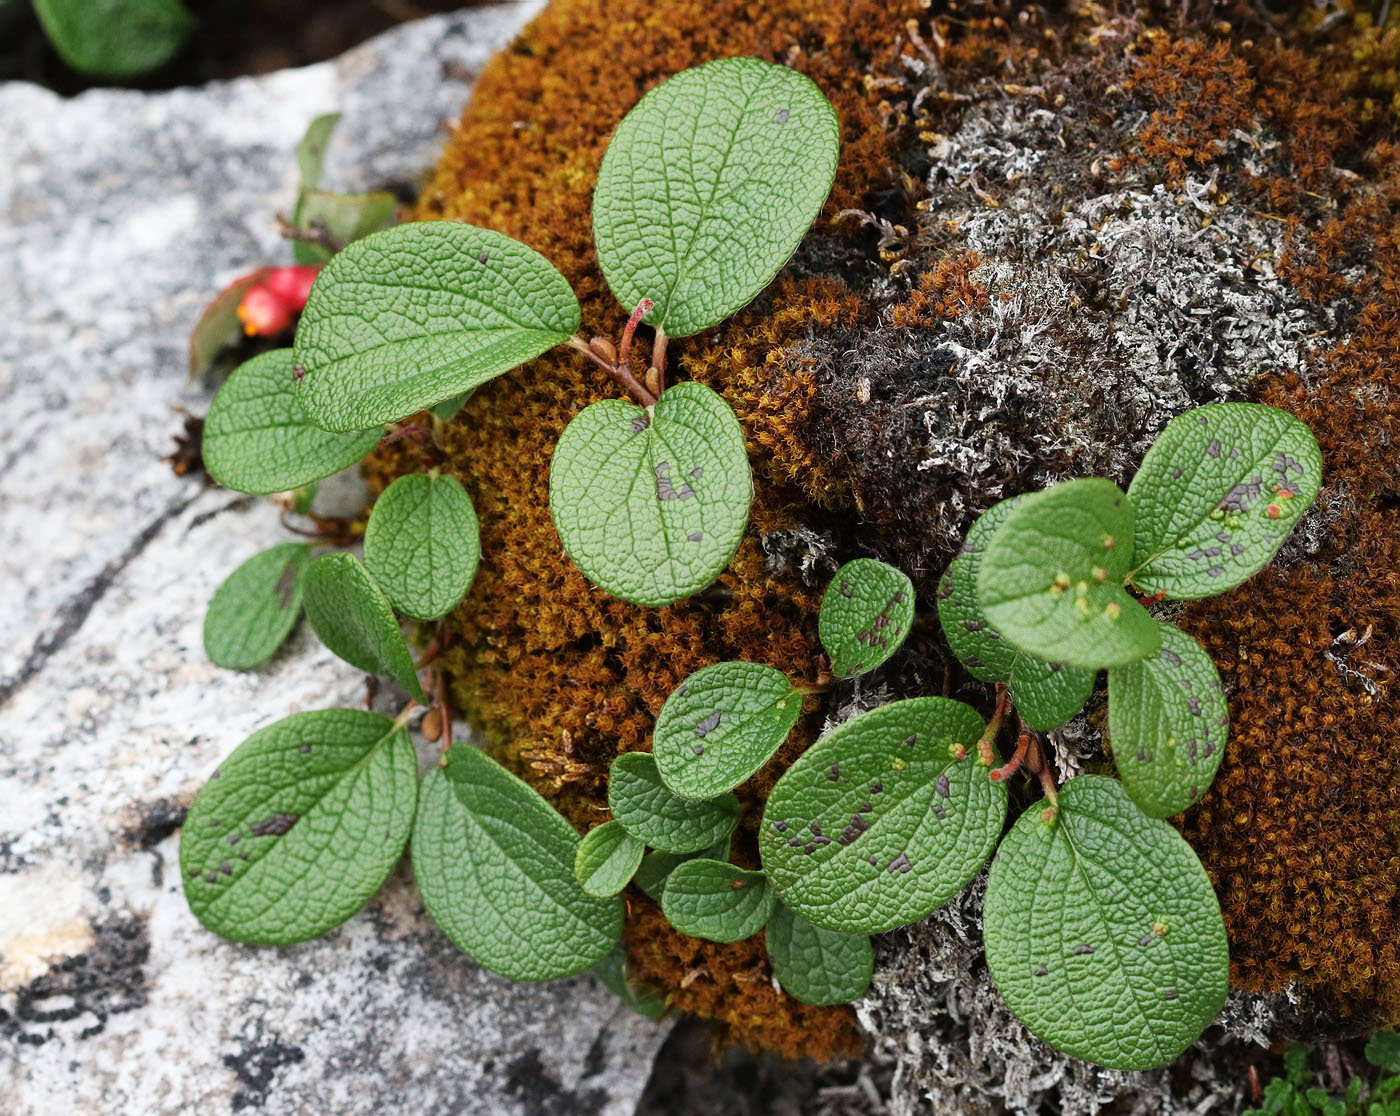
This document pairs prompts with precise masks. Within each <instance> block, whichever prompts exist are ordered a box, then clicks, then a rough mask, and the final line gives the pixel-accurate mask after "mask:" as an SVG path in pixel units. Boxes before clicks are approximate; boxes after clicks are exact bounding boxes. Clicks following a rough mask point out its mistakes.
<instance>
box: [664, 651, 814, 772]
mask: <svg viewBox="0 0 1400 1116" xmlns="http://www.w3.org/2000/svg"><path fill="white" fill-rule="evenodd" d="M801 712H802V695H801V694H800V693H798V691H797V690H795V689H794V688H793V685H792V683H791V682H789V681H788V679H787V676H786V675H785V674H783V673H782V672H781V671H778V670H774V669H773V668H772V667H768V666H763V665H762V664H760V663H715V664H714V666H708V667H705V668H704V669H702V670H697V671H696V672H695V673H694V674H692V675H690V677H688V678H687V679H686V680H685V681H684V682H682V683H681V684H680V685H679V686H677V687H676V689H675V690H673V691H672V693H671V696H670V697H668V698H667V699H666V704H665V705H663V706H662V707H661V712H660V713H659V714H658V715H657V718H656V729H655V731H654V732H653V733H652V738H651V754H652V755H653V756H654V757H655V759H656V767H657V770H658V771H659V772H660V773H661V778H662V780H664V781H665V783H666V785H667V786H668V787H669V788H670V789H671V790H672V791H674V792H675V793H676V794H678V795H680V796H681V797H682V798H713V797H714V796H715V795H717V794H723V793H724V792H725V791H727V790H731V789H733V788H734V787H737V786H738V785H739V784H740V783H742V782H744V780H746V779H748V778H749V777H750V776H751V775H753V774H754V772H756V771H757V770H758V769H759V768H761V767H762V766H763V765H764V764H765V763H767V762H768V761H769V760H770V759H772V758H773V753H774V752H776V751H777V750H778V748H779V746H780V745H781V744H782V743H783V741H784V740H786V739H787V735H788V733H789V732H791V731H792V726H793V725H795V724H796V723H797V718H798V715H799V714H800V713H801Z"/></svg>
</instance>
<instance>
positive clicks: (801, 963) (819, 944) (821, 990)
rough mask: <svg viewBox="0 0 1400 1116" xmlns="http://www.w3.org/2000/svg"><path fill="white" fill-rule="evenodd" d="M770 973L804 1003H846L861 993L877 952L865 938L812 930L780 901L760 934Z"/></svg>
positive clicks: (855, 998) (812, 928) (866, 984)
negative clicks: (763, 941)
mask: <svg viewBox="0 0 1400 1116" xmlns="http://www.w3.org/2000/svg"><path fill="white" fill-rule="evenodd" d="M763 937H764V940H765V942H766V943H767V946H768V960H769V961H770V962H772V965H773V975H774V976H775V977H777V978H778V983H779V984H781V985H782V986H783V989H784V991H786V992H787V994H788V995H789V996H791V997H792V998H793V999H794V1000H801V1001H802V1002H803V1003H804V1004H815V1005H817V1006H819V1007H820V1006H823V1005H826V1004H848V1003H850V1002H851V1001H852V1000H857V999H859V998H860V997H861V996H863V995H865V990H866V989H867V988H869V987H870V978H871V976H873V975H874V972H875V950H874V949H873V948H872V947H871V945H870V938H869V937H868V936H867V935H865V934H843V933H841V932H840V931H839V930H826V929H823V928H822V927H820V926H814V925H813V924H812V923H810V922H808V921H807V920H806V919H805V918H803V917H802V916H801V915H799V914H796V913H795V912H793V911H790V910H789V909H788V908H787V907H785V906H783V904H781V903H779V904H778V907H777V910H775V911H774V912H773V917H772V918H770V919H769V920H768V926H767V928H766V929H765V930H764V932H763Z"/></svg>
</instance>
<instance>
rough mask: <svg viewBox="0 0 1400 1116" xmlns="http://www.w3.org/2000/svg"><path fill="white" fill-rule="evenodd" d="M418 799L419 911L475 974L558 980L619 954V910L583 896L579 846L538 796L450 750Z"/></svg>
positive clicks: (488, 762)
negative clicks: (577, 871) (477, 968)
mask: <svg viewBox="0 0 1400 1116" xmlns="http://www.w3.org/2000/svg"><path fill="white" fill-rule="evenodd" d="M419 799H420V800H419V806H418V819H417V821H416V822H415V823H414V827H413V874H414V876H415V877H416V878H417V880H418V889H419V891H421V892H422V893H423V905H424V906H425V907H427V908H428V913H429V914H430V915H432V917H433V921H435V922H436V923H437V924H438V925H439V926H441V927H442V929H443V931H444V932H445V933H446V934H447V936H448V937H449V938H451V939H452V942H453V944H454V945H456V946H457V948H458V949H460V950H461V951H462V952H463V953H466V954H467V955H468V956H470V957H471V958H472V959H473V960H474V961H476V962H477V964H479V965H482V966H484V967H485V968H488V969H490V970H491V971H492V972H494V973H499V974H500V975H501V976H504V977H509V978H510V979H511V980H554V979H556V978H557V977H566V976H571V975H573V974H574V973H578V972H582V971H583V970H584V969H587V968H588V967H589V966H591V965H593V964H595V963H596V962H597V961H599V960H600V959H601V958H603V957H605V956H607V954H608V952H609V951H610V950H611V949H612V948H613V946H614V945H616V944H617V941H618V938H619V936H620V935H621V933H622V900H621V899H620V898H619V897H618V896H616V895H614V896H611V897H608V898H602V897H598V896H593V895H589V894H587V893H586V892H585V891H584V890H583V888H581V887H579V885H578V881H577V880H576V879H575V878H574V857H575V856H576V854H577V850H578V845H579V836H578V834H577V833H575V832H574V829H573V827H572V826H571V825H569V823H568V822H567V821H565V820H564V819H563V818H562V817H561V816H560V815H559V813H558V811H556V810H555V809H554V807H552V806H551V805H550V804H549V803H548V802H546V801H545V800H544V799H543V798H541V797H540V795H539V793H538V792H537V791H535V790H533V789H532V788H531V787H529V786H527V785H526V784H525V783H523V782H521V781H520V780H519V779H517V778H516V777H515V776H514V775H512V774H511V773H510V772H509V771H507V770H506V769H505V768H504V767H502V766H501V765H500V764H498V763H496V762H495V761H494V760H492V759H489V758H487V757H486V756H484V755H483V754H482V753H481V752H479V751H477V750H476V749H475V748H472V747H470V746H468V745H465V744H454V745H453V747H452V750H451V751H449V752H448V753H447V766H446V767H445V768H433V769H432V770H431V771H429V772H428V774H427V775H426V776H425V777H424V779H423V786H422V789H421V791H420V792H419Z"/></svg>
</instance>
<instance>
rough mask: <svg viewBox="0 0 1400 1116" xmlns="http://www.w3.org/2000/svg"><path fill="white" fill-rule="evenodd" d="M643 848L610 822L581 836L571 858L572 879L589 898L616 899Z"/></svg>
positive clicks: (638, 859)
mask: <svg viewBox="0 0 1400 1116" xmlns="http://www.w3.org/2000/svg"><path fill="white" fill-rule="evenodd" d="M645 852H646V845H644V844H643V843H642V842H641V841H639V840H637V838H635V837H633V836H632V834H630V833H628V832H627V830H626V829H625V828H623V826H622V823H621V822H615V821H609V822H604V823H603V824H602V825H599V826H595V827H594V828H593V829H590V830H589V831H588V832H587V833H585V834H584V835H583V840H582V841H580V842H579V845H578V851H577V853H575V854H574V878H575V879H577V880H578V882H579V886H580V887H582V888H583V890H584V891H586V892H588V894H589V895H600V896H607V895H616V894H617V893H618V892H619V891H621V890H622V889H623V888H624V887H626V886H627V883H628V881H629V880H631V878H632V876H633V874H634V873H635V872H636V871H637V868H638V866H639V865H640V864H641V863H642V854H643V853H645Z"/></svg>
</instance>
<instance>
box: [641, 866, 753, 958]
mask: <svg viewBox="0 0 1400 1116" xmlns="http://www.w3.org/2000/svg"><path fill="white" fill-rule="evenodd" d="M777 902H778V896H777V895H776V893H775V892H774V891H773V889H772V888H771V887H769V886H768V879H767V877H765V876H764V874H763V873H762V872H746V871H744V870H743V869H742V868H736V867H734V865H732V864H726V863H725V862H724V861H722V860H700V859H696V860H687V861H686V862H685V863H684V864H678V865H677V866H676V868H675V871H673V872H672V873H671V874H670V876H669V877H667V880H666V890H665V892H664V893H663V894H662V896H661V913H662V914H664V915H665V916H666V921H668V922H669V923H670V924H671V925H672V926H674V927H675V928H676V929H677V930H679V931H680V932H681V933H682V934H689V935H690V936H691V937H692V938H704V939H705V940H706V941H710V942H742V941H743V940H744V939H745V938H749V937H752V936H753V935H754V934H757V933H758V932H759V931H760V930H762V929H763V927H764V924H765V923H766V922H767V921H768V919H769V918H770V917H771V916H772V914H773V908H774V906H775V905H776V904H777Z"/></svg>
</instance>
